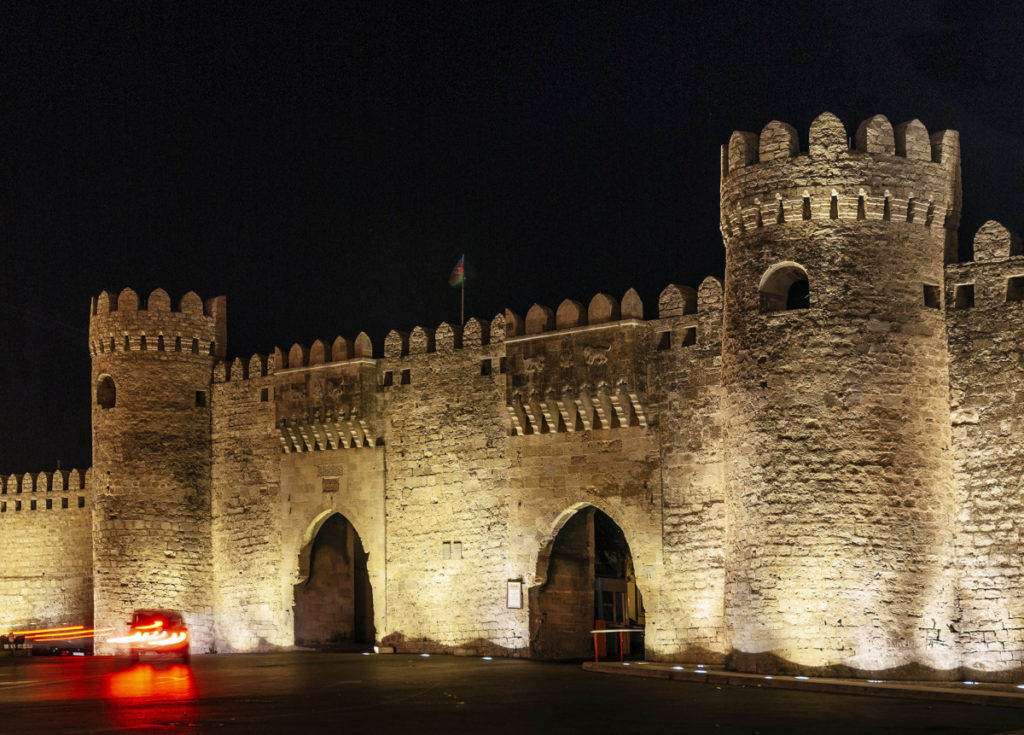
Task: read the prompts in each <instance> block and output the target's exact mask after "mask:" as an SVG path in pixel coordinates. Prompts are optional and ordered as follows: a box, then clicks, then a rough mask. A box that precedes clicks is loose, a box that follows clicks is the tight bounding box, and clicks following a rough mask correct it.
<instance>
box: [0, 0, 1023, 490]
mask: <svg viewBox="0 0 1024 735" xmlns="http://www.w3.org/2000/svg"><path fill="white" fill-rule="evenodd" d="M26 5H27V4H24V3H6V4H5V7H4V8H3V9H0V83H2V88H0V93H2V99H0V151H2V157H0V162H2V164H0V165H2V171H0V174H2V187H0V192H2V199H0V228H2V233H0V236H2V244H0V289H2V294H0V296H2V302H0V303H2V305H3V306H2V309H3V312H2V317H0V351H2V355H3V356H2V358H0V391H2V393H0V395H2V398H3V400H2V402H0V472H25V471H33V472H35V471H40V470H52V469H54V468H55V467H56V465H57V462H58V461H60V462H61V464H62V466H63V467H64V468H68V467H72V466H77V467H87V466H89V465H90V464H91V460H90V451H91V449H90V440H89V432H90V429H89V394H90V391H89V355H88V351H87V345H86V338H87V333H88V308H89V299H90V297H93V296H95V295H96V294H98V293H99V292H100V291H101V290H104V289H106V290H108V291H112V292H114V293H116V292H117V291H120V290H121V288H123V287H125V286H130V287H132V288H133V289H135V290H136V291H137V292H138V293H139V294H140V296H142V297H143V298H145V296H146V295H148V294H149V292H150V291H151V290H152V289H154V288H156V287H161V288H164V289H165V290H167V291H168V292H169V293H170V295H171V298H172V300H173V301H174V303H175V304H176V303H177V301H178V299H180V297H181V296H182V295H183V294H184V293H185V292H186V291H188V290H194V291H196V292H197V293H198V294H199V295H200V296H202V297H203V298H208V297H211V296H216V295H220V294H223V295H226V296H227V300H228V352H229V355H230V356H232V357H234V356H238V355H241V356H243V357H244V358H248V357H249V356H250V355H251V354H252V353H253V352H261V353H266V352H270V351H272V350H273V348H274V347H275V346H281V347H282V348H284V349H287V348H288V347H289V346H290V345H291V344H292V343H294V342H301V343H304V344H310V343H312V342H313V341H314V340H315V339H317V338H322V339H325V340H332V339H333V338H334V337H335V336H337V335H339V334H340V335H342V336H345V337H347V338H349V339H351V338H353V337H354V336H355V335H356V334H357V333H358V332H360V331H366V332H367V333H368V334H369V335H370V337H371V338H372V339H373V342H374V346H375V349H376V351H377V354H380V351H381V349H382V347H383V340H384V335H385V334H386V333H387V331H388V330H389V329H399V330H404V331H409V330H411V329H412V328H413V327H414V326H417V325H422V326H425V327H436V326H437V325H438V324H439V323H440V322H442V321H452V322H457V321H458V318H459V301H458V291H457V290H454V289H451V288H449V286H448V283H447V278H448V274H449V272H450V271H451V269H452V266H453V265H454V264H455V262H456V261H457V260H458V258H459V256H460V255H461V254H462V253H465V254H466V259H467V261H468V262H469V263H470V264H471V266H472V268H473V269H474V270H475V276H476V277H475V279H473V280H471V281H470V282H469V283H468V285H467V290H466V302H467V304H466V313H467V316H479V317H487V318H490V317H492V316H493V315H494V314H496V313H498V312H499V311H501V310H503V309H505V308H506V307H507V308H510V309H512V310H513V311H516V312H518V313H520V314H523V315H525V313H526V311H527V310H528V309H529V307H530V306H531V305H532V304H533V303H534V302H537V303H541V304H546V305H548V306H551V307H552V308H557V306H558V304H559V303H560V302H561V301H562V300H563V299H565V298H574V299H576V300H578V301H581V302H583V303H584V304H586V303H587V302H588V301H589V300H590V298H591V297H592V296H593V295H594V294H595V293H597V292H598V291H604V292H607V293H611V294H612V295H614V296H616V297H618V298H621V296H622V294H623V293H624V292H625V291H626V290H627V289H628V288H630V287H631V286H632V287H635V288H636V289H637V291H638V292H639V293H640V296H641V297H642V298H643V300H644V303H645V305H646V308H647V314H648V316H651V315H655V312H656V305H657V296H658V293H659V292H660V291H661V289H662V288H663V287H664V286H665V285H667V284H668V283H679V284H688V285H693V286H696V285H697V284H699V283H700V281H701V280H702V279H703V278H704V277H705V276H707V275H717V276H721V275H722V273H723V268H724V266H723V260H724V258H723V255H724V253H723V248H722V241H721V235H720V233H719V231H718V175H719V169H718V162H719V146H720V145H722V144H723V143H726V142H727V141H728V138H729V135H730V133H731V132H732V131H733V130H734V129H745V130H752V131H759V130H760V129H761V128H762V127H763V126H764V125H765V123H767V122H768V121H770V120H772V119H779V120H783V121H786V122H789V123H791V124H793V125H794V126H795V127H796V128H797V130H798V131H799V132H800V136H801V144H802V146H804V147H806V131H807V128H808V126H809V124H810V122H811V120H812V119H813V118H814V117H815V116H816V115H817V114H818V113H820V112H822V111H825V110H829V111H831V112H834V113H835V114H837V115H838V116H839V117H840V118H841V119H842V120H843V121H844V122H845V123H846V125H847V129H848V130H849V134H850V135H853V134H854V132H855V131H856V127H857V125H858V124H859V123H860V121H861V120H863V119H865V118H867V117H870V116H871V115H873V114H876V113H881V114H884V115H886V116H888V117H889V119H890V120H891V121H892V122H893V124H896V123H899V122H903V121H904V120H908V119H911V118H915V117H916V118H918V119H920V120H921V121H922V122H923V123H924V124H925V126H926V127H927V128H928V129H929V131H932V132H934V131H936V130H940V129H944V128H953V129H957V130H959V131H960V133H961V141H962V146H963V161H964V163H963V179H964V189H965V199H964V216H963V225H962V227H961V235H960V239H961V252H962V254H963V256H964V257H967V256H968V255H969V252H970V250H969V245H970V240H971V237H972V235H973V233H974V231H975V230H976V229H977V228H978V227H979V226H980V225H981V223H982V222H984V221H985V220H986V219H990V218H992V219H998V220H1000V221H1001V222H1003V223H1004V224H1006V225H1007V226H1008V227H1010V228H1011V229H1014V230H1016V231H1018V232H1019V231H1022V230H1024V196H1022V189H1024V186H1022V184H1024V81H1022V79H1024V63H1022V60H1024V52H1022V51H1021V50H1020V49H1021V38H1022V37H1024V24H1022V21H1021V19H1020V18H1018V17H1017V13H1020V12H1021V11H1018V10H1015V4H1014V3H1005V4H990V5H988V6H987V7H988V9H989V15H987V16H984V17H981V16H978V15H965V14H964V12H965V11H966V10H972V9H976V8H977V7H979V6H978V5H976V4H967V3H943V2H927V3H917V2H910V3H894V2H891V0H890V1H888V2H857V3H829V2H820V1H819V2H813V3H799V2H797V3H765V4H759V5H756V6H755V5H754V4H752V3H750V4H737V5H729V4H728V3H715V4H713V7H712V4H711V3H708V7H704V5H702V4H692V5H691V4H688V3H683V2H674V3H642V2H630V3H600V2H587V3H582V2H574V3H561V2H549V3H544V4H533V3H527V2H519V1H516V2H495V3H443V2H440V1H436V2H435V1H430V2H425V3H413V2H403V3H389V2H371V3H365V4H363V3H350V2H333V3H323V4H322V7H321V8H318V9H311V7H310V6H309V5H307V4H296V5H293V4H287V5H286V4H271V3H263V2H260V3H244V4H238V5H232V6H228V5H227V4H225V3H219V2H216V3H211V2H204V3H197V4H187V3H170V2H166V3H152V4H142V3H110V4H105V5H100V6H92V4H91V3H84V2H75V3H68V4H66V5H64V6H61V5H59V4H47V5H45V6H40V7H38V8H35V9H33V8H30V7H23V6H26ZM266 5H270V6H271V7H270V8H267V7H264V6H266ZM755 8H760V9H755ZM882 265H883V266H884V264H882Z"/></svg>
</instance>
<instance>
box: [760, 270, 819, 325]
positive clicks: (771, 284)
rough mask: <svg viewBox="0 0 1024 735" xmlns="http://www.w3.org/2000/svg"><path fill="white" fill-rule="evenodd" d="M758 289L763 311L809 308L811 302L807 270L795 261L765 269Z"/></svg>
mask: <svg viewBox="0 0 1024 735" xmlns="http://www.w3.org/2000/svg"><path fill="white" fill-rule="evenodd" d="M758 291H759V292H760V307H761V313H767V312H771V311H790V310H793V309H807V308H809V307H810V304H811V287H810V282H809V281H808V280H807V271H805V270H804V269H803V267H802V266H800V265H798V264H796V263H793V262H785V263H777V264H776V265H773V266H772V267H771V268H769V269H768V270H767V271H765V274H764V276H762V277H761V284H760V286H759V287H758Z"/></svg>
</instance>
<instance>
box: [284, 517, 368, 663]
mask: <svg viewBox="0 0 1024 735" xmlns="http://www.w3.org/2000/svg"><path fill="white" fill-rule="evenodd" d="M368 556H369V554H368V553H367V552H366V551H365V550H364V549H363V543H362V540H361V539H360V538H359V534H358V533H356V530H355V527H354V526H353V525H352V524H351V523H350V522H349V521H348V519H347V518H345V516H343V515H341V514H340V513H334V514H332V515H330V516H329V517H328V518H327V519H326V520H325V521H324V522H323V523H322V524H321V525H320V528H319V529H318V530H317V531H316V534H315V535H314V536H313V538H312V539H311V540H310V541H309V543H308V544H306V546H305V547H304V548H303V549H302V551H301V552H300V555H299V568H300V573H302V574H304V575H305V579H304V580H303V581H302V582H300V583H299V584H297V585H295V643H296V644H297V645H300V646H312V647H316V648H324V649H335V650H338V649H341V650H363V649H365V648H367V647H369V646H372V645H373V643H374V639H375V636H376V631H375V629H374V625H373V590H372V588H371V586H370V577H369V574H368V573H367V569H366V560H367V557H368Z"/></svg>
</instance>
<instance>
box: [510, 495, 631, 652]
mask: <svg viewBox="0 0 1024 735" xmlns="http://www.w3.org/2000/svg"><path fill="white" fill-rule="evenodd" d="M545 552H546V553H545ZM538 566H539V567H541V568H539V569H538V579H542V580H543V582H542V583H541V584H539V585H537V586H536V587H534V588H532V589H531V590H530V652H531V655H532V656H533V657H535V658H548V659H571V658H591V657H593V656H594V636H593V635H592V634H591V632H590V631H591V630H592V629H601V628H604V629H608V628H623V627H629V628H641V627H642V626H643V625H644V622H645V619H644V608H643V599H642V597H641V594H640V590H639V588H638V587H637V586H636V573H635V569H634V566H633V555H632V553H631V552H630V549H629V544H628V543H627V542H626V537H625V534H623V532H622V529H621V528H619V526H618V524H616V523H615V521H613V520H612V519H611V518H610V517H609V516H608V515H607V514H605V513H603V512H602V511H600V510H598V509H597V508H594V507H593V506H587V507H585V508H581V509H580V510H579V511H577V512H576V513H575V514H574V515H573V516H572V517H570V518H569V520H567V521H566V522H565V524H564V525H563V526H562V528H561V529H560V530H559V532H558V534H557V535H556V536H555V538H554V540H553V541H552V542H551V545H550V548H549V549H545V550H542V553H541V555H540V556H539V560H538ZM597 639H598V651H597V653H598V654H599V655H614V656H615V657H618V656H619V648H618V646H619V636H618V635H607V636H604V635H600V636H598V638H597ZM623 643H624V645H623V649H624V650H623V654H624V655H626V656H629V655H641V656H642V655H643V638H642V633H641V632H639V631H638V632H636V633H633V634H629V635H625V636H623Z"/></svg>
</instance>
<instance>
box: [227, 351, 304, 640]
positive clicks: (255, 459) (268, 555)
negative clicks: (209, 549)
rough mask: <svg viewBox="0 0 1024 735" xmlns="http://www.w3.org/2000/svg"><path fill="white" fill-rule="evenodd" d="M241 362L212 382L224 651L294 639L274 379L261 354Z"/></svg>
mask: <svg viewBox="0 0 1024 735" xmlns="http://www.w3.org/2000/svg"><path fill="white" fill-rule="evenodd" d="M241 368H242V365H241V363H237V364H236V365H235V366H233V367H232V370H231V371H230V374H229V375H223V376H221V378H220V379H219V380H218V382H216V383H214V385H213V402H214V406H216V410H215V411H214V415H213V425H212V446H211V451H212V454H213V469H212V477H211V479H212V493H213V495H212V502H211V511H212V514H213V517H212V521H211V529H212V534H213V559H214V601H215V609H216V632H217V644H216V647H217V649H218V650H221V651H224V652H230V651H254V650H264V649H267V648H270V647H273V646H287V645H291V644H292V642H293V640H292V635H291V623H292V619H291V605H290V604H289V601H288V592H289V591H290V590H286V589H285V586H284V583H283V581H282V579H283V577H284V574H285V572H284V569H283V565H284V564H285V561H286V560H285V559H284V558H283V557H282V521H283V518H282V511H283V508H284V507H285V505H284V503H283V502H282V498H281V494H280V468H279V466H280V462H281V451H282V450H281V442H280V438H279V435H278V432H277V431H275V429H274V427H275V424H276V421H275V404H274V397H275V390H274V384H273V380H272V378H271V377H268V376H267V374H266V370H265V368H264V362H263V360H262V359H260V358H258V357H257V358H254V359H253V360H251V361H250V363H249V370H248V377H246V374H245V371H243V370H242V369H241ZM261 373H262V374H261ZM228 378H230V379H228Z"/></svg>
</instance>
